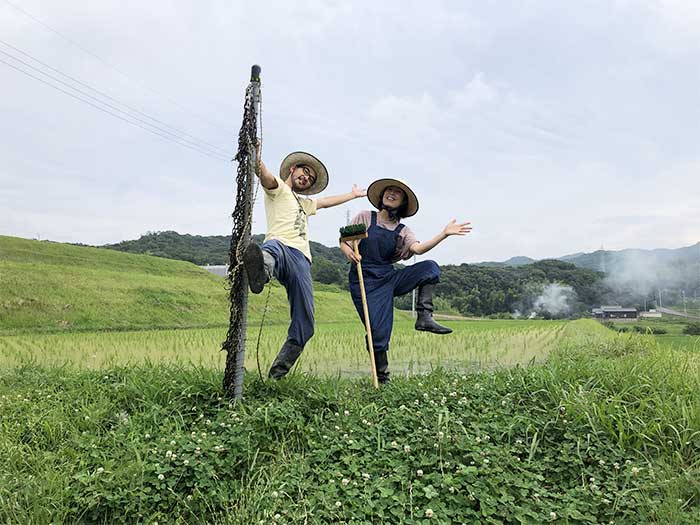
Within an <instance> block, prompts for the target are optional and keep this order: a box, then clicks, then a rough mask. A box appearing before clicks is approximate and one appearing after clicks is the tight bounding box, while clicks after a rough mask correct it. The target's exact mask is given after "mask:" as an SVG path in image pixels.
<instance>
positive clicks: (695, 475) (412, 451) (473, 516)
mask: <svg viewBox="0 0 700 525" xmlns="http://www.w3.org/2000/svg"><path fill="white" fill-rule="evenodd" d="M485 326H486V325H483V324H476V323H473V324H472V325H471V326H468V325H465V326H463V327H460V330H463V331H464V332H465V334H461V335H460V334H457V336H456V337H457V338H459V337H466V336H467V334H471V335H472V336H474V337H476V338H481V337H486V336H492V337H493V339H494V340H497V341H498V340H501V341H503V340H504V339H503V337H504V336H505V337H506V340H507V337H509V335H508V334H511V335H513V332H514V331H515V329H514V328H513V324H510V325H508V324H504V325H500V326H499V325H493V326H492V330H488V329H487V328H485ZM545 326H547V327H548V330H549V332H548V333H549V334H550V335H551V334H558V335H557V336H556V338H557V343H556V344H554V345H552V349H551V352H550V354H549V357H548V359H547V360H546V361H545V362H544V363H542V364H538V365H536V366H517V367H498V368H492V367H487V368H484V369H481V370H471V371H470V372H469V373H455V371H453V370H451V369H435V370H433V371H432V372H430V373H429V374H427V375H420V374H414V375H412V376H409V377H406V378H399V379H397V380H394V381H393V382H392V384H391V385H389V386H388V387H385V388H383V389H381V390H379V391H374V390H373V389H372V388H371V386H370V384H369V381H368V380H367V379H366V378H362V379H343V378H340V379H338V378H326V379H324V378H322V377H317V376H314V375H307V374H294V375H292V376H291V377H290V378H288V379H286V380H285V381H282V382H279V383H271V382H261V381H260V380H259V379H257V377H256V375H255V374H253V373H250V374H249V376H248V377H247V380H246V390H245V395H246V400H245V402H244V403H242V404H233V403H229V402H228V401H227V400H226V398H225V396H224V395H223V393H222V391H221V370H220V369H219V368H217V367H215V366H208V365H207V364H206V363H203V364H201V365H195V364H192V363H189V362H185V361H179V362H172V361H170V360H169V359H163V360H162V362H160V363H158V364H156V363H148V364H140V365H130V366H119V365H116V364H110V363H102V365H101V366H100V367H99V370H92V369H87V368H86V367H84V366H46V365H43V364H41V363H34V364H24V365H21V364H19V366H17V367H5V368H2V369H0V454H2V457H3V463H4V465H3V469H2V470H0V522H2V523H50V522H53V523H151V524H152V523H182V524H185V523H188V524H194V523H202V522H207V523H221V524H241V525H242V524H246V525H248V524H251V523H253V524H255V523H285V524H297V523H313V524H316V523H318V524H325V523H355V524H359V523H363V524H364V523H366V524H370V523H372V524H375V523H409V524H427V523H441V524H442V523H445V524H447V523H533V524H535V523H610V522H613V523H659V524H662V523H663V524H668V523H673V524H695V523H698V520H699V519H700V510H699V507H698V503H699V501H700V454H698V451H699V450H700V399H699V397H698V395H697V392H698V391H700V361H699V360H698V356H697V355H696V354H694V353H689V352H684V353H682V352H677V351H674V350H671V349H668V348H664V347H661V346H659V345H656V344H654V340H653V339H651V338H648V337H643V336H638V335H628V334H615V333H613V332H612V331H609V330H607V329H603V328H602V327H601V326H600V325H598V324H597V323H595V322H592V321H577V322H574V323H569V324H567V325H565V326H563V327H562V326H561V325H560V326H559V327H557V326H556V325H545ZM338 327H339V328H341V327H342V325H338ZM542 330H543V329H539V328H537V327H536V326H534V325H533V326H527V325H524V327H523V331H524V332H526V333H527V332H528V331H534V332H532V333H533V334H535V335H534V339H536V340H537V341H543V340H544V339H545V338H544V337H543V334H542V333H541V331H542ZM171 333H172V332H171ZM183 333H184V332H183ZM139 334H140V335H146V334H147V335H148V337H155V336H154V334H155V332H139ZM100 335H105V334H100ZM115 335H125V334H115ZM200 335H201V333H200ZM406 335H407V334H406ZM417 335H425V334H417ZM44 337H46V336H44ZM52 337H61V336H58V335H57V336H52ZM108 337H112V335H111V334H110V335H109V336H108ZM97 340H98V339H95V340H94V341H97ZM432 340H433V341H441V342H442V344H441V345H440V346H441V347H442V348H443V349H444V348H447V347H449V346H451V345H450V344H449V343H448V341H449V338H448V337H443V338H437V336H435V337H433V338H432ZM161 342H162V341H161ZM431 346H433V347H434V346H436V345H435V344H432V345H426V348H429V347H431ZM506 346H509V345H506ZM87 347H88V343H87V342H84V348H85V349H87ZM96 350H97V351H98V352H99V351H100V350H99V349H96ZM45 351H46V352H50V351H51V349H50V348H49V347H46V350H45ZM316 351H317V352H324V351H325V350H324V349H321V348H317V349H316ZM397 353H398V352H397ZM44 355H45V356H46V354H44ZM332 355H333V354H331V356H330V357H332ZM15 364H17V363H15Z"/></svg>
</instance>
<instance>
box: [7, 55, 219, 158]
mask: <svg viewBox="0 0 700 525" xmlns="http://www.w3.org/2000/svg"><path fill="white" fill-rule="evenodd" d="M0 62H2V63H3V64H5V65H6V66H8V67H11V68H12V69H15V70H17V71H19V72H20V73H23V74H24V75H27V76H28V77H31V78H33V79H35V80H38V81H39V82H42V83H43V84H46V85H47V86H50V87H52V88H54V89H56V90H57V91H60V92H61V93H64V94H66V95H68V96H70V97H73V98H75V99H77V100H79V101H81V102H83V103H85V104H88V105H89V106H92V107H94V108H95V109H98V110H100V111H102V112H104V113H107V114H109V115H112V116H113V117H115V118H118V119H119V120H123V121H124V122H127V123H129V124H131V125H133V126H136V127H138V128H141V129H143V130H145V131H148V132H150V133H153V134H154V135H158V136H160V137H162V138H164V139H166V140H169V141H171V142H174V143H176V144H178V145H180V146H184V147H186V148H190V149H192V150H194V151H197V152H199V153H201V154H202V155H206V156H207V157H210V158H212V159H215V160H223V161H227V162H228V161H229V160H230V159H228V158H227V157H224V156H223V155H221V156H215V155H212V154H211V153H210V152H209V151H207V150H203V149H200V148H198V147H195V146H191V145H189V144H186V143H184V142H181V140H180V139H179V138H177V137H175V138H173V136H172V135H170V136H169V135H165V134H163V133H160V132H158V131H155V130H153V129H151V128H147V127H145V126H142V125H141V124H139V123H138V122H133V121H132V120H129V119H128V118H124V117H123V116H121V115H118V114H116V113H113V112H111V111H109V110H107V109H105V108H104V107H102V106H98V105H97V104H94V103H92V102H90V101H89V100H85V99H83V98H81V97H79V96H78V95H76V94H74V93H71V92H70V91H66V90H65V89H63V88H61V87H59V86H56V85H54V84H52V83H51V82H47V81H46V80H44V79H43V78H40V77H38V76H36V75H33V74H32V73H29V72H27V71H25V70H23V69H21V68H19V67H17V66H15V65H13V64H10V63H9V62H7V61H5V60H3V59H2V58H0Z"/></svg>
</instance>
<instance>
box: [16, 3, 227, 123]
mask: <svg viewBox="0 0 700 525" xmlns="http://www.w3.org/2000/svg"><path fill="white" fill-rule="evenodd" d="M5 3H6V4H8V5H9V6H10V7H12V8H13V9H16V10H17V11H19V12H20V13H22V14H23V15H25V16H26V17H27V18H29V19H31V20H33V21H34V22H36V23H37V24H39V25H40V26H42V27H43V28H45V29H48V30H49V31H51V32H52V33H54V34H56V35H58V36H59V37H61V38H62V39H63V40H65V41H66V42H68V43H70V44H71V45H73V46H75V47H77V48H78V49H80V50H81V51H83V52H85V53H87V54H88V55H90V56H91V57H93V58H95V59H97V60H99V61H100V62H102V64H104V65H105V66H107V67H108V68H110V69H113V70H114V71H116V72H117V73H119V74H120V75H122V76H123V77H124V78H126V79H128V80H129V81H131V82H134V83H136V84H138V85H140V86H141V87H142V88H144V89H146V90H148V91H150V92H151V93H153V94H155V95H158V96H159V97H162V98H164V99H165V100H167V101H169V102H170V103H172V104H175V105H176V106H178V107H179V108H180V109H182V110H184V111H186V112H187V113H189V114H190V115H194V116H196V117H197V118H199V119H201V120H203V121H205V122H207V123H208V124H209V125H210V126H214V127H217V128H219V129H222V130H224V131H226V132H227V133H229V134H232V135H236V134H237V133H238V132H237V131H235V130H232V129H230V128H227V127H224V126H222V125H221V124H219V123H216V122H214V121H212V120H210V119H208V118H207V117H204V116H203V115H200V114H198V113H195V112H193V111H192V110H190V109H188V108H186V107H185V106H183V105H182V104H180V103H179V102H177V101H176V100H173V99H172V98H170V97H168V96H167V95H164V94H163V93H161V92H159V91H157V90H155V89H153V88H151V87H149V86H147V85H146V84H144V83H143V82H141V81H137V80H134V79H132V78H131V77H130V76H129V75H127V74H126V73H124V72H123V71H122V70H120V69H119V68H118V67H117V66H115V65H113V64H111V63H109V62H108V61H107V60H105V59H104V58H102V57H101V56H99V55H98V54H96V53H94V52H93V51H90V50H89V49H87V48H86V47H84V46H82V45H81V44H79V43H78V42H76V41H75V40H73V39H72V38H70V37H67V36H66V35H64V34H63V33H61V32H60V31H58V30H56V29H54V28H53V27H51V26H50V25H48V24H46V23H45V22H42V21H41V20H39V19H38V18H37V17H35V16H34V15H32V14H31V13H29V12H27V11H25V10H24V9H23V8H21V7H20V6H18V5H16V4H14V3H13V2H10V0H5Z"/></svg>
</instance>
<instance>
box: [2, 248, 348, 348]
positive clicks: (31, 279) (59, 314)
mask: <svg viewBox="0 0 700 525" xmlns="http://www.w3.org/2000/svg"><path fill="white" fill-rule="evenodd" d="M266 294H267V291H265V292H264V293H263V294H261V295H252V294H251V295H250V307H249V319H250V320H251V322H256V321H258V322H259V319H260V315H261V312H262V311H263V309H264V305H265V299H266ZM315 297H316V314H317V318H319V319H323V320H324V321H348V320H353V321H355V320H356V319H357V314H356V313H355V309H354V307H353V306H352V302H351V300H350V296H349V294H348V293H347V292H341V291H340V289H338V288H336V287H334V286H324V285H317V287H316V290H315ZM228 312H229V305H228V292H227V289H226V286H225V280H224V279H222V278H221V277H217V276H216V275H213V274H211V273H209V272H207V271H205V270H203V269H201V268H199V267H197V266H195V265H194V264H192V263H189V262H184V261H176V260H171V259H165V258H161V257H153V256H149V255H137V254H131V253H122V252H118V251H114V250H106V249H102V248H93V247H84V246H75V245H70V244H61V243H54V242H47V241H33V240H27V239H19V238H16V237H4V236H0V334H7V333H13V332H21V331H61V330H128V329H147V328H149V329H150V328H189V327H202V326H226V325H227V324H228ZM288 316H289V313H288V305H287V300H286V295H285V291H284V289H283V288H282V287H281V286H280V285H279V284H277V283H275V284H274V285H273V286H272V292H271V296H270V304H269V307H268V313H267V314H266V323H286V322H287V321H288V318H289V317H288Z"/></svg>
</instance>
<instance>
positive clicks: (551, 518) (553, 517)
mask: <svg viewBox="0 0 700 525" xmlns="http://www.w3.org/2000/svg"><path fill="white" fill-rule="evenodd" d="M549 519H550V520H555V519H557V513H556V512H553V511H552V512H550V513H549Z"/></svg>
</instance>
